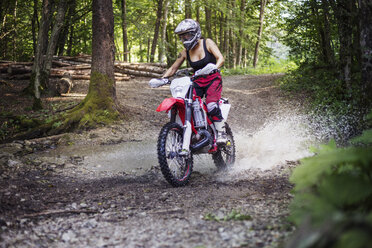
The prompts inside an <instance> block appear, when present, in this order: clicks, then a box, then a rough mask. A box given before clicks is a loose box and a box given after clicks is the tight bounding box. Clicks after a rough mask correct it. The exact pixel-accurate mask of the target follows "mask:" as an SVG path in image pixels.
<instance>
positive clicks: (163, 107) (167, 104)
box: [156, 97, 185, 124]
mask: <svg viewBox="0 0 372 248" xmlns="http://www.w3.org/2000/svg"><path fill="white" fill-rule="evenodd" d="M173 105H176V107H177V110H178V115H179V116H180V118H181V121H182V123H183V124H185V101H184V100H183V99H180V98H174V97H171V98H165V99H164V100H163V102H162V103H160V105H159V106H158V108H157V109H156V111H157V112H161V111H166V112H167V113H168V111H169V110H171V109H172V107H173Z"/></svg>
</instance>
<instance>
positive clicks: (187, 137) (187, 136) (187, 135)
mask: <svg viewBox="0 0 372 248" xmlns="http://www.w3.org/2000/svg"><path fill="white" fill-rule="evenodd" d="M191 106H192V98H191V99H190V98H189V99H187V100H186V101H185V107H186V109H185V125H184V127H183V144H182V150H184V151H185V150H186V151H189V150H190V149H189V148H190V141H191V134H192V130H191V115H192V107H191Z"/></svg>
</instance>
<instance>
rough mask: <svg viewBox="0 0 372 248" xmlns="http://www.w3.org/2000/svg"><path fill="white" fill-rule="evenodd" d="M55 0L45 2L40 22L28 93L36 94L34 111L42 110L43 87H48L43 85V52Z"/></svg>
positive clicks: (44, 0) (45, 0)
mask: <svg viewBox="0 0 372 248" xmlns="http://www.w3.org/2000/svg"><path fill="white" fill-rule="evenodd" d="M52 5H53V0H43V13H42V17H41V21H40V27H39V34H38V38H37V39H38V42H37V46H36V54H35V59H34V65H33V67H32V76H31V81H30V86H29V87H27V88H28V90H27V91H31V92H33V93H34V103H33V109H40V108H42V106H41V99H40V89H41V87H43V88H45V87H46V85H41V82H43V80H42V77H43V75H42V67H43V62H44V61H43V55H44V53H43V51H45V50H46V48H45V45H46V42H45V41H47V40H48V31H49V26H50V21H51V17H52V15H53V12H52ZM30 87H31V88H30Z"/></svg>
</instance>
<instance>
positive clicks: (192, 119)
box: [150, 71, 235, 187]
mask: <svg viewBox="0 0 372 248" xmlns="http://www.w3.org/2000/svg"><path fill="white" fill-rule="evenodd" d="M182 73H185V71H179V72H177V73H176V76H178V77H177V78H175V79H173V80H167V81H166V82H165V83H164V84H162V85H166V84H170V91H171V93H172V96H173V97H171V98H166V99H164V100H163V102H162V103H161V104H160V105H159V106H158V108H157V109H156V111H158V112H161V111H166V112H167V113H168V116H169V119H170V122H168V123H167V124H165V125H164V126H163V127H162V129H161V131H160V133H159V137H158V143H157V154H158V161H159V165H160V168H161V172H162V174H163V176H164V177H165V179H166V180H167V181H168V182H169V183H170V184H171V185H173V186H175V187H179V186H184V185H186V184H187V183H188V182H189V180H190V176H191V173H192V169H193V155H194V154H205V153H206V154H208V153H210V154H211V155H212V159H213V161H214V164H215V165H216V166H217V168H219V169H224V168H227V167H229V166H231V165H233V164H234V162H235V143H234V137H233V133H232V131H231V129H230V127H229V125H228V124H227V123H226V122H225V134H226V138H227V142H226V144H223V145H217V144H216V139H217V131H216V128H215V126H214V124H213V122H212V118H211V116H209V115H208V111H207V105H206V103H205V102H204V101H203V100H202V99H201V98H200V97H199V96H196V95H195V94H194V86H193V81H194V80H195V79H196V78H197V77H189V76H183V77H179V75H180V74H182ZM150 82H151V81H150ZM162 85H159V86H162ZM159 86H157V87H159ZM230 106H231V105H230V104H229V102H228V100H227V99H224V98H221V99H220V100H219V107H220V109H221V112H222V116H223V118H224V119H225V120H227V117H228V113H229V110H230ZM184 150H188V151H190V152H188V153H186V154H184V153H182V152H181V151H184Z"/></svg>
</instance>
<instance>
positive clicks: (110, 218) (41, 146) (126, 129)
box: [0, 75, 296, 247]
mask: <svg viewBox="0 0 372 248" xmlns="http://www.w3.org/2000/svg"><path fill="white" fill-rule="evenodd" d="M279 76H280V75H261V76H230V77H225V78H224V94H223V95H224V96H226V97H228V98H229V100H230V102H231V103H232V106H233V108H232V110H231V112H230V115H229V124H230V126H231V127H232V130H233V132H234V133H236V134H237V135H236V136H239V137H240V136H241V135H240V134H241V133H244V134H247V137H249V136H252V135H254V134H255V133H257V132H258V130H260V129H261V128H262V127H263V126H264V125H265V123H266V122H267V121H268V120H269V119H271V118H272V117H273V116H276V115H278V114H279V113H280V112H281V111H282V110H283V109H290V108H295V107H294V106H293V105H294V104H293V103H288V102H286V101H285V100H284V98H283V97H281V95H280V91H279V90H278V89H277V88H276V87H275V86H274V81H275V80H276V79H277V78H278V77H279ZM86 89H87V85H86V84H81V85H78V86H76V87H75V88H74V89H73V93H84V92H86ZM117 95H118V99H119V101H120V102H121V103H122V105H123V106H125V109H126V113H127V114H126V116H127V120H126V121H124V122H123V124H119V125H113V126H110V127H105V128H100V129H95V130H91V131H89V132H82V133H68V134H63V135H58V136H54V137H48V138H41V139H35V140H26V141H16V142H13V143H9V144H3V145H1V146H0V179H1V180H0V247H278V246H280V245H281V244H283V243H284V242H285V240H286V239H287V238H288V236H289V235H290V234H291V233H292V231H293V226H292V225H291V224H290V223H288V221H287V220H286V217H287V215H288V204H289V202H290V200H291V194H290V190H291V187H292V185H291V184H290V183H289V181H288V175H289V173H290V170H291V168H293V167H294V166H296V162H293V161H292V162H291V161H287V162H285V163H280V164H279V163H278V164H273V165H272V166H271V167H270V169H268V170H260V169H254V168H250V169H246V170H244V171H242V172H240V174H234V175H232V174H231V175H230V174H229V173H230V172H228V171H217V170H216V169H215V168H214V167H213V165H210V166H209V167H208V165H207V167H208V170H206V171H203V170H197V169H196V170H195V171H194V173H193V174H192V178H191V181H190V184H189V185H187V186H186V187H183V188H173V187H171V186H170V185H169V184H168V183H167V182H166V181H165V180H164V178H163V176H162V175H161V172H160V171H159V168H158V166H157V159H156V157H155V156H154V158H153V161H152V162H150V163H149V164H147V165H146V166H145V167H144V168H141V170H140V171H134V172H133V171H132V170H129V169H126V168H122V169H121V170H109V169H106V170H105V169H101V170H95V169H92V167H90V166H88V165H87V163H86V160H87V159H86V157H84V156H82V155H79V149H81V147H84V149H89V147H91V148H92V149H97V148H98V149H99V148H100V147H105V149H107V148H108V150H110V148H112V149H114V147H117V145H122V144H131V143H135V142H147V143H155V142H156V136H157V134H158V132H159V130H160V128H161V126H162V125H164V124H165V123H166V121H167V120H166V119H165V118H164V115H163V114H161V113H157V112H156V111H155V109H156V107H157V105H158V104H159V103H160V102H161V100H162V99H163V98H165V97H168V96H169V89H167V88H161V89H150V88H148V87H147V80H146V79H134V80H131V81H129V82H123V83H118V84H117ZM238 134H239V135H238ZM240 138H241V137H240ZM237 145H238V146H237V153H238V154H237V156H238V159H240V158H241V157H244V156H245V154H246V152H247V150H248V149H250V147H245V146H239V143H238V144H237ZM87 147H88V148H87ZM55 149H59V150H60V151H62V152H63V151H64V152H65V153H64V154H70V155H67V156H56V157H54V158H53V159H52V160H51V159H50V157H47V156H44V155H45V154H46V153H48V152H51V151H53V150H55ZM71 150H73V151H74V152H73V153H72V152H70V151H71ZM141 152H143V151H139V156H142V155H141ZM103 156H104V155H103ZM289 160H291V158H289ZM123 163H125V161H123ZM104 166H105V165H103V167H104ZM194 167H197V164H194ZM242 175H243V176H242Z"/></svg>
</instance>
